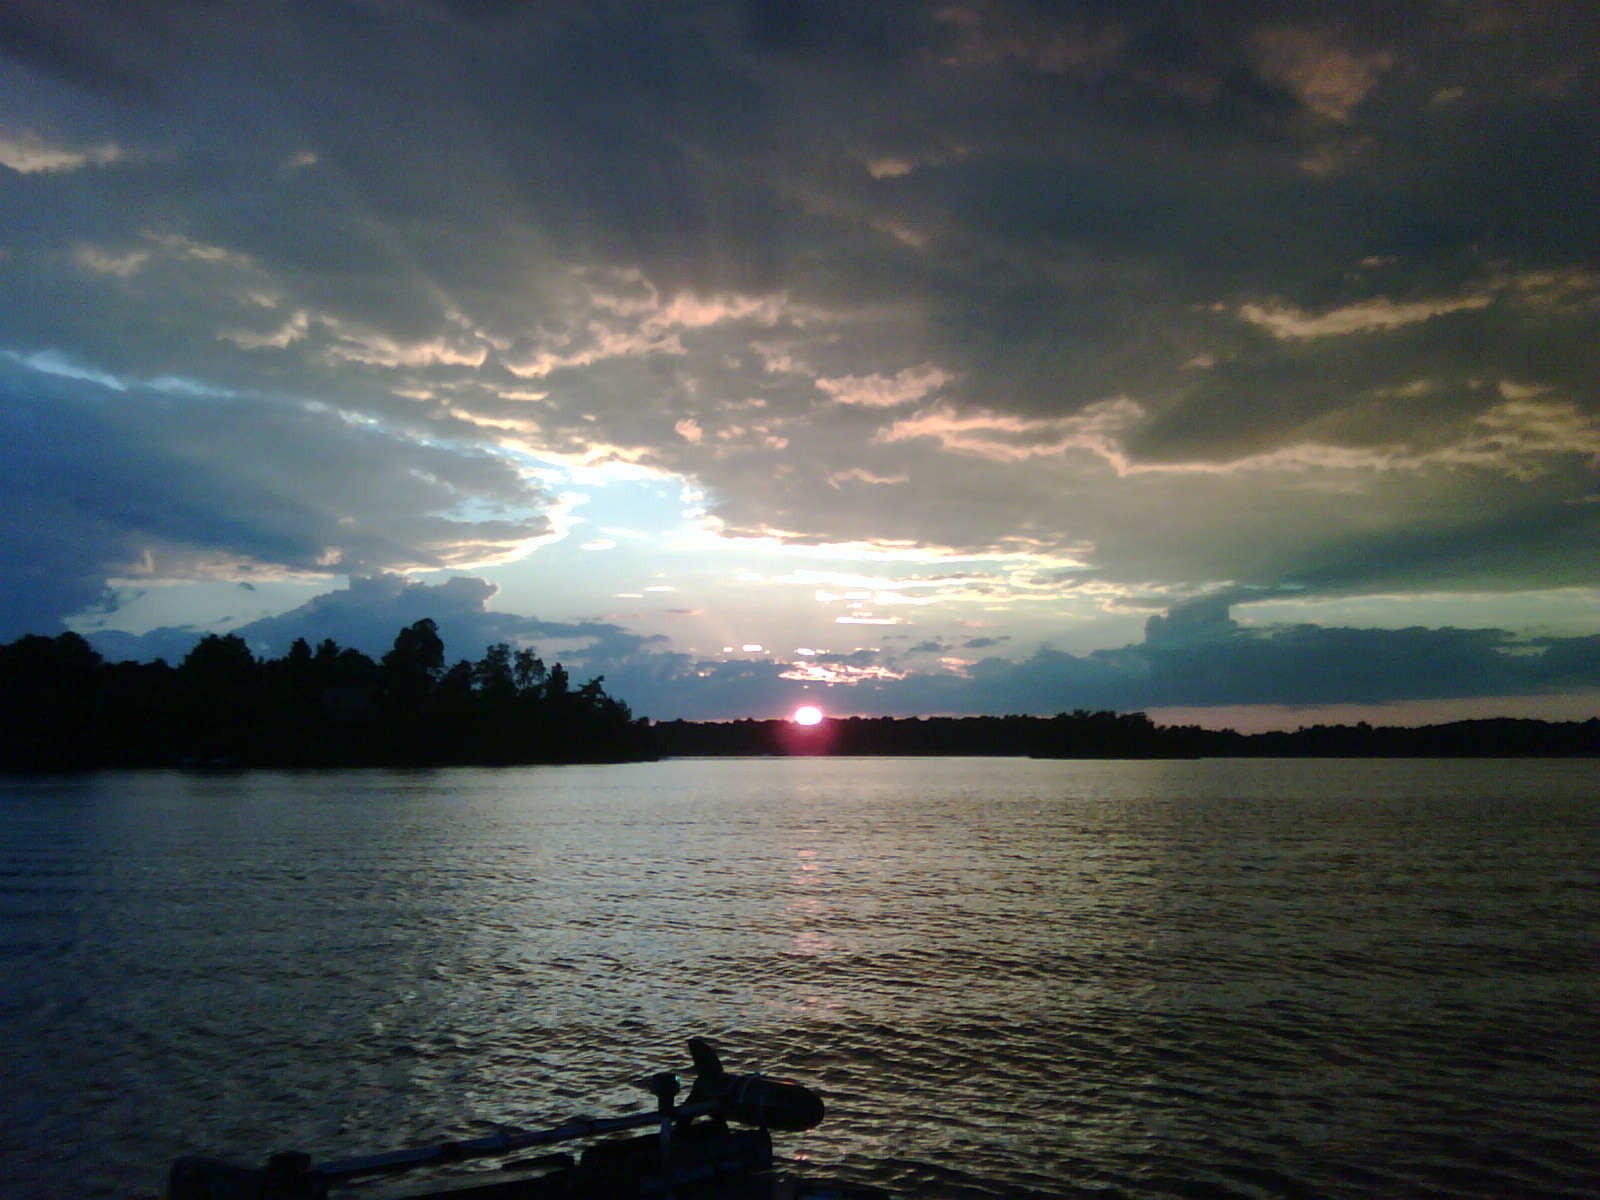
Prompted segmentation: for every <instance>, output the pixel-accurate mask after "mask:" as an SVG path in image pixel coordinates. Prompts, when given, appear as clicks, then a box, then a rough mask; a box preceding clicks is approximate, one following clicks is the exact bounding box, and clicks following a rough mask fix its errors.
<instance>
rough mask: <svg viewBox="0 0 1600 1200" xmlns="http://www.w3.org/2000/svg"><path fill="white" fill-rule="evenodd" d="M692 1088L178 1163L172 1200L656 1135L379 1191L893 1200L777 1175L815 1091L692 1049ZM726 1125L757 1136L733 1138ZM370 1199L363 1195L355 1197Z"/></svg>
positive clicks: (283, 1196) (226, 1199)
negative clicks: (597, 1113) (321, 1152)
mask: <svg viewBox="0 0 1600 1200" xmlns="http://www.w3.org/2000/svg"><path fill="white" fill-rule="evenodd" d="M689 1052H690V1054H691V1055H692V1057H693V1059H694V1066H695V1083H694V1087H693V1088H692V1089H690V1091H689V1094H688V1096H687V1097H686V1098H685V1100H684V1102H683V1103H682V1104H675V1103H674V1101H675V1099H676V1097H677V1094H678V1089H679V1084H678V1077H677V1075H675V1074H673V1073H672V1072H662V1073H661V1074H658V1075H652V1076H650V1077H649V1078H648V1079H644V1080H641V1081H640V1086H642V1087H644V1088H645V1089H647V1090H648V1091H649V1092H650V1093H651V1094H652V1095H654V1096H655V1097H656V1104H657V1111H656V1112H654V1113H639V1114H633V1115H629V1116H620V1117H602V1118H597V1119H587V1118H586V1119H581V1120H574V1121H569V1122H567V1123H566V1124H564V1125H558V1126H555V1127H553V1128H550V1129H534V1130H526V1129H510V1130H505V1131H503V1132H500V1133H496V1134H491V1135H490V1136H488V1137H483V1138H475V1139H472V1140H470V1141H464V1142H442V1143H440V1144H438V1145H435V1146H424V1147H419V1148H417V1149H412V1150H392V1151H387V1152H384V1153H380V1154H370V1155H365V1156H363V1157H360V1158H349V1159H340V1160H337V1161H333V1162H325V1163H313V1162H312V1161H311V1159H310V1157H309V1156H307V1155H304V1154H298V1153H294V1152H289V1153H282V1154H274V1155H273V1156H272V1157H271V1158H269V1159H268V1160H267V1162H266V1165H264V1166H261V1167H241V1166H237V1165H235V1164H232V1163H226V1162H220V1161H218V1160H216V1159H209V1158H202V1157H198V1156H187V1157H184V1158H180V1159H178V1160H177V1161H175V1162H174V1163H173V1164H172V1169H171V1172H170V1173H169V1175H168V1177H167V1200H322V1198H324V1197H328V1196H330V1194H332V1195H335V1196H337V1195H339V1192H338V1191H337V1189H340V1188H342V1187H344V1186H346V1185H349V1184H354V1183H357V1182H362V1181H367V1180H370V1178H371V1177H372V1176H376V1175H385V1174H395V1173H399V1172H404V1171H408V1170H413V1169H417V1168H424V1167H437V1166H442V1165H446V1164H449V1163H455V1162H461V1161H463V1160H465V1159H468V1158H483V1157H501V1156H506V1155H511V1154H514V1153H516V1152H518V1151H523V1150H531V1149H534V1148H536V1147H542V1146H548V1145H551V1144H554V1143H557V1142H565V1141H571V1140H574V1139H577V1138H586V1137H598V1136H600V1135H603V1134H608V1133H614V1132H619V1131H621V1130H625V1129H637V1128H640V1127H643V1126H648V1125H654V1126H656V1131H655V1132H653V1133H650V1134H648V1135H645V1136H643V1137H630V1138H620V1139H619V1138H612V1139H608V1140H603V1141H598V1142H596V1143H595V1144H594V1145H592V1146H590V1147H589V1148H588V1149H587V1150H585V1151H584V1153H583V1154H582V1156H581V1157H578V1158H574V1157H573V1156H572V1155H570V1154H565V1153H548V1154H540V1155H537V1156H535V1157H531V1158H528V1157H524V1158H519V1159H516V1160H513V1161H507V1162H504V1163H502V1164H501V1166H500V1168H499V1169H498V1170H495V1171H483V1172H477V1173H475V1174H474V1175H473V1176H471V1177H470V1178H466V1179H457V1180H453V1181H449V1182H440V1181H433V1182H431V1183H428V1184H426V1185H423V1186H422V1187H421V1188H420V1189H409V1190H408V1189H404V1188H401V1189H399V1190H392V1189H384V1190H383V1191H382V1192H381V1195H383V1196H384V1197H387V1198H389V1200H400V1198H401V1197H404V1198H407V1200H429V1198H430V1197H448V1198H449V1200H556V1198H566V1197H571V1198H572V1200H580V1198H582V1200H597V1198H601V1197H612V1196H617V1197H623V1196H660V1197H684V1198H686V1200H687V1198H690V1197H693V1198H694V1200H808V1198H809V1200H888V1193H886V1192H883V1191H880V1190H879V1189H877V1188H870V1187H861V1186H853V1185H844V1184H837V1183H828V1182H824V1181H819V1180H811V1181H806V1180H800V1179H794V1178H791V1177H789V1176H787V1175H786V1174H783V1173H780V1172H778V1171H776V1170H774V1166H773V1159H772V1130H779V1131H799V1130H805V1129H810V1128H812V1127H814V1126H815V1125H817V1124H818V1123H820V1122H821V1120H822V1117H823V1113H824V1109H823V1104H822V1100H821V1098H820V1097H818V1096H817V1094H816V1093H815V1092H812V1091H811V1090H810V1089H808V1088H805V1087H802V1086H801V1085H800V1084H798V1083H791V1082H789V1081H787V1080H781V1079H769V1078H766V1077H765V1076H762V1075H759V1074H750V1075H730V1074H728V1073H727V1072H726V1071H724V1070H723V1068H722V1063H721V1062H720V1061H719V1060H718V1058H717V1054H716V1051H715V1050H713V1049H712V1048H711V1046H710V1044H709V1043H707V1042H705V1041H702V1040H701V1039H700V1038H692V1039H690V1042H689ZM729 1121H737V1122H739V1123H741V1124H745V1125H753V1126H755V1128H753V1129H744V1130H733V1129H730V1128H729V1127H728V1122H729ZM359 1194H360V1195H362V1196H365V1197H375V1193H373V1192H372V1191H370V1190H367V1189H363V1191H362V1192H361V1193H359Z"/></svg>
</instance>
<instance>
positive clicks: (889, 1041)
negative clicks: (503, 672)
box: [0, 759, 1600, 1200]
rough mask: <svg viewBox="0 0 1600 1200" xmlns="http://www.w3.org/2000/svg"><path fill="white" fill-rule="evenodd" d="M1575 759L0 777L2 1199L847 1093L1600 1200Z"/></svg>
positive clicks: (1408, 1187)
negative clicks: (663, 1098) (748, 1092)
mask: <svg viewBox="0 0 1600 1200" xmlns="http://www.w3.org/2000/svg"><path fill="white" fill-rule="evenodd" d="M1597 982H1600V777H1597V764H1596V763H1595V762H1593V761H1588V762H1581V761H1563V762H1554V761H1532V762H1492V761H1469V762H1396V761H1376V762H1374V761H1365V762H1363V761H1355V762H1345V761H1341V762H1252V761H1199V762H1166V763H1162V762H1131V763H1127V762H1123V763H1106V762H1033V761H1027V760H987V759H943V760H907V759H887V760H884V759H873V760H863V759H774V760H710V761H694V760H678V761H672V762H666V763H658V764H642V765H630V766H619V767H569V768H532V769H509V770H450V771H436V772H416V773H401V772H338V773H282V774H276V773H257V774H236V775H235V774H213V775H204V774H194V775H185V774H178V773H139V774H119V775H102V776H96V777H90V778H83V779H73V780H65V779H33V780H15V779H13V780H9V781H3V782H0V1016H3V1025H0V1028H3V1033H4V1045H3V1046H0V1082H3V1085H4V1086H3V1089H0V1091H3V1095H0V1194H3V1195H5V1196H6V1197H8V1198H16V1200H23V1198H34V1197H51V1198H55V1197H61V1198H68V1197H72V1198H76V1197H90V1196H135V1197H146V1196H151V1195H155V1194H158V1193H159V1191H160V1189H161V1187H162V1186H163V1178H164V1171H165V1165H166V1162H167V1161H168V1160H169V1159H170V1158H172V1157H173V1156H175V1155H178V1154H182V1153H189V1152H195V1151H204V1152H209V1153H216V1154H219V1155H223V1156H230V1157H238V1158H242V1159H244V1160H246V1161H258V1160H259V1159H260V1158H262V1157H264V1155H265V1154H266V1153H267V1152H268V1151H270V1150H274V1149H283V1148H300V1149H304V1150H307V1151H309V1152H311V1153H312V1154H313V1155H315V1156H317V1157H341V1156H345V1155H349V1154H355V1153H361V1152H365V1151H369V1150H378V1149H388V1148H391V1147H393V1146H398V1145H404V1144H414V1143H418V1142H427V1141H432V1140H437V1139H439V1138H441V1137H447V1136H462V1135H470V1134H472V1133H474V1132H482V1131H483V1130H484V1129H485V1128H486V1123H488V1122H510V1123H514V1124H519V1125H539V1124H544V1123H548V1122H551V1121H554V1120H556V1119H559V1118H562V1117H565V1116H569V1115H572V1114H574V1113H577V1112H590V1113H609V1112H613V1111H623V1110H625V1109H639V1108H642V1107H643V1106H644V1104H645V1103H646V1102H648V1101H647V1098H646V1097H644V1096H643V1093H634V1092H631V1091H630V1090H629V1088H628V1086H627V1081H628V1080H630V1079H632V1078H635V1077H637V1076H638V1075H640V1074H642V1073H643V1072H645V1071H647V1070H659V1069H663V1068H675V1067H678V1066H680V1065H681V1066H683V1067H685V1068H686V1067H687V1065H688V1063H687V1058H686V1055H685V1052H684V1051H683V1049H682V1047H683V1042H684V1040H685V1039H686V1038H687V1037H689V1036H691V1035H694V1034H703V1035H706V1036H709V1037H710V1038H711V1039H712V1040H713V1041H715V1042H717V1043H718V1044H719V1045H720V1046H721V1047H722V1049H723V1052H724V1057H725V1058H726V1059H727V1060H728V1061H729V1064H730V1066H732V1067H735V1068H740V1069H752V1068H756V1067H760V1068H762V1069H765V1070H770V1071H773V1072H775V1073H779V1074H786V1075H790V1076H793V1077H795V1078H798V1079H801V1080H803V1081H805V1082H807V1083H809V1084H812V1085H813V1086H815V1087H817V1088H818V1089H819V1090H821V1091H822V1092H823V1093H824V1095H825V1096H826V1098H827V1100H828V1102H829V1106H830V1114H829V1118H828V1120H827V1122H826V1123H825V1124H824V1125H822V1126H821V1127H820V1128H819V1129H817V1130H815V1131H813V1132H811V1133H809V1134H804V1135H795V1136H787V1137H784V1138H782V1139H781V1141H780V1148H781V1150H782V1151H783V1152H784V1153H786V1154H787V1155H788V1156H789V1157H791V1158H794V1159H803V1160H805V1161H806V1162H807V1163H808V1165H810V1166H812V1167H814V1168H825V1169H826V1171H827V1173H828V1174H831V1175H834V1176H836V1177H844V1178H848V1179H855V1180H861V1181H868V1182H875V1183H877V1184H879V1185H881V1186H887V1187H890V1188H893V1189H895V1190H897V1191H898V1192H900V1193H901V1194H904V1195H907V1196H923V1197H989V1196H1016V1197H1036V1196H1052V1197H1054V1196H1071V1197H1076V1196H1102V1197H1124V1196H1125V1197H1155V1196H1178V1197H1224V1196H1285V1197H1305V1196H1316V1197H1380V1196H1382V1197H1424V1196H1428V1197H1458V1196H1459V1197H1467V1196H1471V1197H1552V1198H1554V1197H1573V1196H1594V1195H1600V1191H1597V1185H1596V1181H1597V1180H1600V1099H1597V1098H1596V1097H1597V1095H1600V1020H1597V1017H1600V1004H1597V1000H1600V988H1597Z"/></svg>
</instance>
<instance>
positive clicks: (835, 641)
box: [0, 0, 1600, 729]
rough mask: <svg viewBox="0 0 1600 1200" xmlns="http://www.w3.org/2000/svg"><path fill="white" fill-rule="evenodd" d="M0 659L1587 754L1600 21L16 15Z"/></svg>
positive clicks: (709, 4)
mask: <svg viewBox="0 0 1600 1200" xmlns="http://www.w3.org/2000/svg"><path fill="white" fill-rule="evenodd" d="M0 288H3V292H0V294H3V296H4V303H3V304H0V640H11V639H13V638H15V637H18V636H21V635H23V634H27V633H44V634H56V633H60V632H62V631H65V630H75V631H77V632H80V633H82V634H84V635H85V636H87V637H89V638H90V639H91V641H92V642H93V643H94V644H95V645H96V647H97V648H99V649H100V650H101V652H102V653H103V654H105V655H106V656H107V657H108V658H111V659H124V658H137V659H149V658H153V657H156V656H162V657H166V658H167V659H168V660H169V661H173V662H176V661H178V660H180V659H181V658H182V656H183V655H184V654H185V653H186V652H187V650H188V648H189V647H191V646H192V645H193V644H194V642H195V640H196V639H197V638H198V637H199V636H201V635H202V634H205V633H229V632H233V633H238V634H239V635H240V636H242V637H244V638H246V640H247V641H248V642H249V643H250V644H251V646H252V648H253V649H255V650H256V651H257V652H258V653H260V654H263V655H278V654H281V653H283V652H284V651H285V650H286V649H287V647H288V644H289V642H290V641H292V640H293V639H294V638H295V637H301V636H303V637H306V638H308V639H309V640H311V641H312V642H313V643H315V642H316V641H318V640H320V639H321V638H324V637H332V638H334V639H335V640H337V641H339V642H340V644H341V645H353V646H356V647H358V648H360V649H363V650H366V651H367V652H369V653H374V654H376V653H381V652H382V651H383V650H384V649H386V648H387V647H388V645H389V644H390V643H391V642H392V640H393V637H394V634H395V632H396V631H397V630H398V629H399V628H401V627H402V626H403V625H406V624H410V623H411V622H413V621H416V620H419V619H421V618H423V617H431V618H433V619H434V620H436V621H437V622H438V624H439V627H440V630H441V632H442V633H443V635H444V637H445V641H446V645H447V650H448V652H449V654H450V656H451V657H452V658H477V657H479V656H481V654H482V652H483V649H484V647H485V646H487V645H488V644H489V643H491V642H496V641H506V642H510V643H512V644H514V645H517V646H531V647H533V648H535V649H536V650H537V651H538V652H539V653H540V655H541V656H542V657H544V658H545V659H546V660H547V661H557V660H559V661H562V662H564V663H565V664H566V665H567V666H568V668H569V670H570V671H571V672H572V674H573V675H574V676H575V678H578V679H584V678H588V677H592V676H594V675H597V674H599V675H603V676H604V679H605V686H606V689H607V691H608V692H610V693H611V694H612V695H615V696H617V697H618V698H620V699H622V700H624V701H626V702H627V703H629V704H630V705H631V706H632V707H633V709H634V711H635V712H636V713H638V714H640V715H644V716H649V717H652V718H656V719H671V718H677V717H685V718H691V719H727V718H738V717H770V716H776V715H781V714H783V713H787V712H789V711H791V710H792V708H793V707H794V706H796V705H798V704H801V703H814V704H817V705H819V706H820V707H822V708H823V709H824V710H825V711H827V712H829V713H831V714H835V715H846V714H864V715H874V714H893V715H932V714H939V713H955V714H962V713H1008V712H1017V713H1022V712H1033V713H1054V712H1060V711H1070V710H1073V709H1077V708H1091V709H1099V708H1115V709H1119V710H1123V711H1131V710H1144V711H1147V712H1150V713H1151V714H1152V715H1153V716H1155V717H1156V718H1157V719H1158V720H1163V721H1167V722H1177V723H1190V722H1193V723H1200V724H1207V725H1212V726H1220V725H1232V726H1233V727H1235V728H1241V729H1262V728H1294V727H1296V726H1298V725H1302V724H1314V723H1317V722H1320V721H1330V720H1340V721H1345V720H1358V719H1368V720H1373V721H1376V722H1384V723H1391V724H1416V723H1423V722H1429V721H1436V720H1448V719H1457V718H1461V717H1471V716H1488V715H1514V716H1537V717H1547V718H1552V719H1574V718H1577V719H1582V718H1587V717H1590V716H1594V715H1596V714H1597V713H1600V633H1597V623H1596V616H1597V614H1600V576H1597V567H1600V538H1597V534H1600V486H1597V485H1600V471H1597V461H1600V420H1597V410H1600V336H1597V334H1600V7H1596V6H1594V5H1590V4H1584V3H1578V2H1576V0H1570V2H1569V0H1518V2H1515V3H1512V2H1506V0H1431V2H1430V0H1414V2H1412V3H1407V4H1403V5H1397V4H1392V3H1386V2H1378V0H1361V2H1357V0H1324V2H1321V3H1318V4H1314V5H1307V4H1303V3H1273V2H1271V0H1259V2H1253V3H1236V2H1231V0H1226V2H1225V0H1216V2H1210V3H1195V2H1194V0H1181V2H1180V0H1171V2H1168V0H1144V2H1142V3H1139V4H1126V3H1110V2H1109V0H1075V2H1074V0H1057V2H1050V0H930V2H928V3H921V2H914V0H903V2H902V0H884V2H882V3H872V4H862V3H859V2H857V0H743V2H740V0H676V2H673V3H662V2H660V0H584V2H582V3H576V2H574V3H564V2H561V0H539V2H527V3H519V2H517V0H209V2H208V3H160V2H157V0H93V2H91V0H0Z"/></svg>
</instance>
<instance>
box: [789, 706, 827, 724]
mask: <svg viewBox="0 0 1600 1200" xmlns="http://www.w3.org/2000/svg"><path fill="white" fill-rule="evenodd" d="M821 720H822V710H821V709H820V708H818V707H817V706H816V705H815V704H802V705H801V706H800V707H799V708H797V709H795V710H794V723H795V724H796V725H816V724H818V723H820V722H821Z"/></svg>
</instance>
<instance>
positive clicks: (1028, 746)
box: [654, 709, 1600, 758]
mask: <svg viewBox="0 0 1600 1200" xmlns="http://www.w3.org/2000/svg"><path fill="white" fill-rule="evenodd" d="M654 732H655V735H656V739H657V743H658V745H659V746H660V748H661V752H662V753H663V754H666V755H764V754H785V755H787V754H846V755H852V754H855V755H876V754H883V755H995V756H1016V757H1032V758H1246V757H1253V758H1467V757H1470V758H1521V757H1600V718H1590V719H1589V720H1587V721H1537V720H1529V719H1526V718H1514V717H1497V718H1489V719H1483V720H1470V721H1453V722H1450V723H1448V724H1442V725H1425V726H1420V727H1416V728H1411V727H1400V726H1373V725H1369V724H1368V723H1367V722H1365V721H1362V722H1359V723H1357V724H1355V725H1313V726H1309V727H1305V728H1301V729H1297V730H1293V731H1279V732H1271V733H1254V734H1245V733H1239V732H1237V731H1235V730H1231V729H1202V728H1201V727H1199V726H1197V725H1157V724H1156V723H1155V722H1154V721H1152V720H1151V719H1150V718H1149V716H1148V715H1147V714H1145V713H1142V712H1132V713H1119V712H1109V711H1101V712H1091V711H1089V710H1087V709H1077V710H1075V711H1073V712H1070V713H1057V714H1056V715H1055V716H1052V717H1036V716H990V717H846V718H836V719H829V720H825V721H823V722H822V723H821V724H819V725H815V726H812V727H810V728H808V729H807V728H801V727H799V726H796V725H795V724H794V723H793V722H792V721H784V720H769V721H750V720H747V721H725V722H709V721H667V722H661V723H658V724H657V725H656V726H655V730H654Z"/></svg>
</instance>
